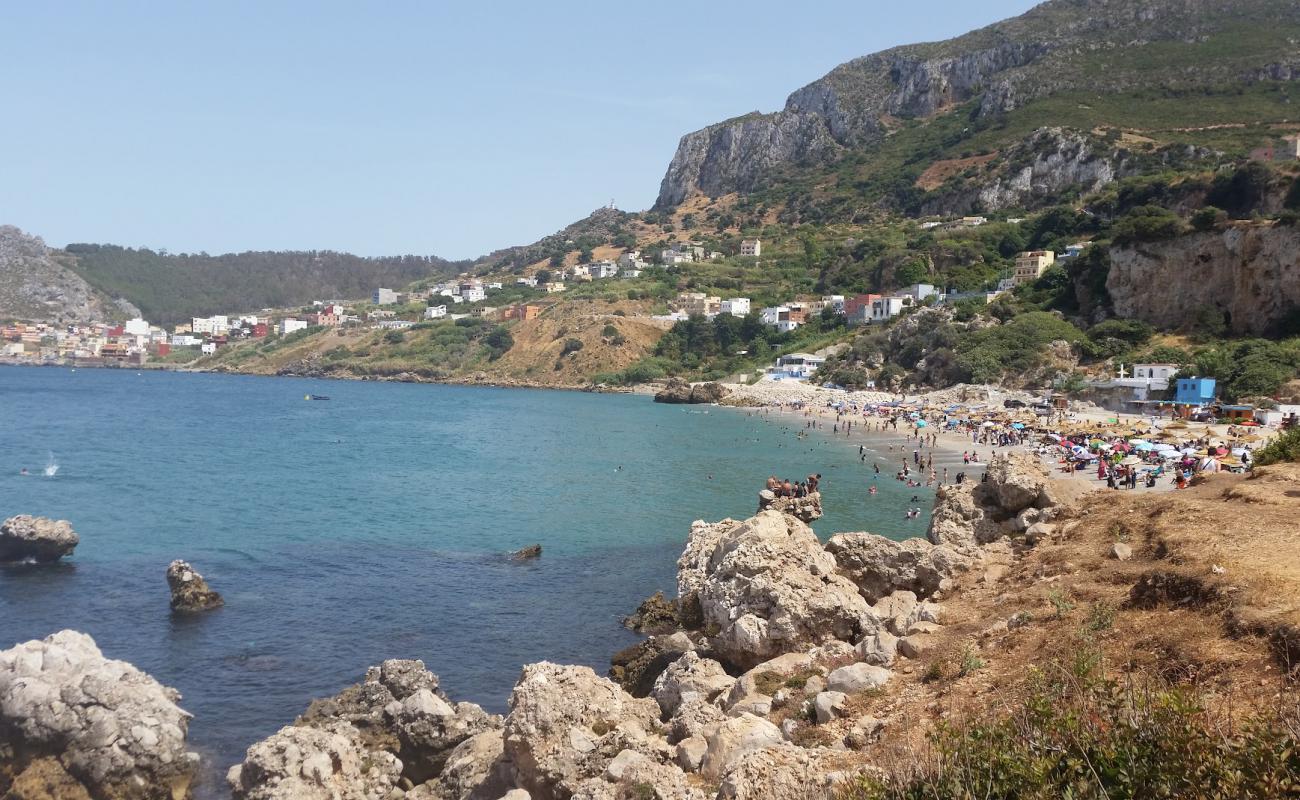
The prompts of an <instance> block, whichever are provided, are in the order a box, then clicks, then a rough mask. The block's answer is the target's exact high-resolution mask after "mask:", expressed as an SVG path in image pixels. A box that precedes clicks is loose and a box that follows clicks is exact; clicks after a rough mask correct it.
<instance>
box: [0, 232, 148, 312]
mask: <svg viewBox="0 0 1300 800" xmlns="http://www.w3.org/2000/svg"><path fill="white" fill-rule="evenodd" d="M119 307H121V308H122V311H123V312H124V313H126V314H127V315H128V316H130V317H138V316H140V309H138V308H136V307H135V306H133V305H131V304H130V303H126V302H125V301H123V302H122V303H120V304H119ZM113 311H114V309H113V308H112V304H111V303H109V302H108V301H107V298H105V297H103V296H102V295H100V294H99V293H98V292H97V291H96V290H95V289H94V288H93V287H91V285H90V284H89V283H87V282H86V281H85V279H84V278H82V277H81V276H80V275H78V274H77V273H76V272H75V271H73V270H71V269H69V268H68V267H67V266H66V265H65V264H64V263H63V262H62V261H61V260H59V259H56V258H55V257H54V255H53V254H52V253H51V251H50V248H49V247H47V246H46V245H45V242H44V240H42V239H41V238H40V237H39V236H32V235H30V234H27V233H23V231H21V230H19V229H18V228H15V227H14V226H12V225H0V317H3V318H4V319H5V320H30V321H45V322H56V323H69V322H102V321H104V320H106V319H109V318H110V317H111V316H113V314H112V312H113Z"/></svg>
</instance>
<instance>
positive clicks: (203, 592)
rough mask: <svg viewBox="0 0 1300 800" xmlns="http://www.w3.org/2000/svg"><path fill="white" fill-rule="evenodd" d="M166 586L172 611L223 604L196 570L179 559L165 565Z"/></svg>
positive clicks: (219, 596) (186, 610) (209, 607)
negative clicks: (170, 598)
mask: <svg viewBox="0 0 1300 800" xmlns="http://www.w3.org/2000/svg"><path fill="white" fill-rule="evenodd" d="M167 586H168V588H169V589H171V593H172V600H171V606H172V611H185V612H190V611H207V610H208V609H212V608H219V607H220V606H222V605H225V600H222V599H221V595H219V594H217V593H216V592H214V591H212V589H211V588H210V587H209V586H208V582H207V581H206V580H204V579H203V576H202V575H200V574H199V572H198V570H196V569H194V567H191V566H190V565H189V564H187V563H186V562H184V561H181V560H180V559H177V560H176V561H173V562H172V563H171V564H170V565H168V567H167Z"/></svg>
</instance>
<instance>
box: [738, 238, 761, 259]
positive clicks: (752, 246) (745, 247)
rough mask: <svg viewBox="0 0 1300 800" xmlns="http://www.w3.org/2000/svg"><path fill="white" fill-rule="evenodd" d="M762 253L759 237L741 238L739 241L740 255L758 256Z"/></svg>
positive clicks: (747, 256)
mask: <svg viewBox="0 0 1300 800" xmlns="http://www.w3.org/2000/svg"><path fill="white" fill-rule="evenodd" d="M762 254H763V242H762V240H761V239H743V240H741V242H740V255H741V256H743V257H745V258H758V257H759V256H761V255H762Z"/></svg>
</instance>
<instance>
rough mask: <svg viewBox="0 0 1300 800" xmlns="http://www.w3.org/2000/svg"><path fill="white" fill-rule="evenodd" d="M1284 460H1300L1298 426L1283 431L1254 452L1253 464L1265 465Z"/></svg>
mask: <svg viewBox="0 0 1300 800" xmlns="http://www.w3.org/2000/svg"><path fill="white" fill-rule="evenodd" d="M1284 461H1300V428H1291V429H1290V430H1287V431H1283V432H1282V433H1281V434H1280V435H1279V436H1277V437H1276V438H1275V439H1273V441H1271V442H1269V443H1268V444H1266V445H1264V446H1263V447H1261V448H1260V449H1259V450H1257V451H1256V452H1255V464H1256V465H1257V466H1261V467H1263V466H1267V465H1269V464H1279V463H1282V462H1284Z"/></svg>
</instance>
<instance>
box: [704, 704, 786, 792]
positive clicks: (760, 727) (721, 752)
mask: <svg viewBox="0 0 1300 800" xmlns="http://www.w3.org/2000/svg"><path fill="white" fill-rule="evenodd" d="M704 738H705V739H706V740H707V741H708V744H709V747H708V750H706V751H705V753H704V759H703V761H702V762H701V764H700V771H701V772H702V773H703V774H704V776H705V777H706V778H708V779H710V780H714V781H716V780H718V779H719V778H721V777H722V776H723V775H724V774H726V773H727V772H728V771H730V770H731V769H732V768H733V767H735V766H736V765H737V764H738V763H740V762H741V761H743V760H745V758H746V757H747V756H749V755H750V754H751V753H753V752H754V751H756V750H762V749H764V748H767V747H775V746H777V745H779V744H781V743H782V742H783V741H785V739H784V737H783V736H782V735H781V729H780V728H778V727H776V726H775V725H773V724H772V723H770V722H768V721H767V720H765V719H763V718H762V717H756V716H754V715H753V714H742V715H741V716H739V717H733V718H731V719H728V720H727V721H725V722H721V723H719V724H717V725H714V726H713V727H711V728H710V729H709V730H708V731H707V732H706V734H705V736H704Z"/></svg>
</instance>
